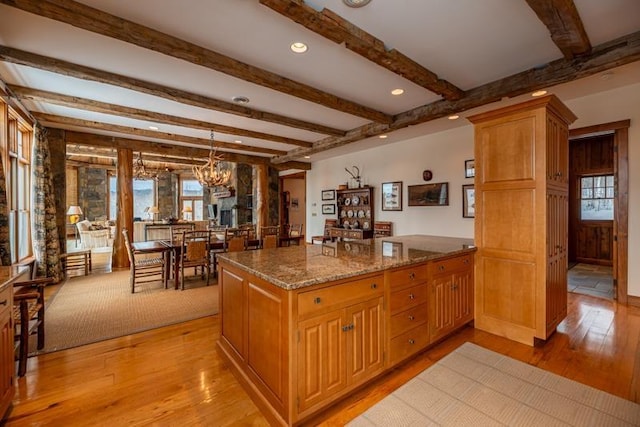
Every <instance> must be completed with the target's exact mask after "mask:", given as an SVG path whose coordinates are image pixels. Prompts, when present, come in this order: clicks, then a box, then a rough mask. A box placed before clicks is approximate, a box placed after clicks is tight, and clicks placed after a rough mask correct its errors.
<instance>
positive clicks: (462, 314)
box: [451, 266, 474, 327]
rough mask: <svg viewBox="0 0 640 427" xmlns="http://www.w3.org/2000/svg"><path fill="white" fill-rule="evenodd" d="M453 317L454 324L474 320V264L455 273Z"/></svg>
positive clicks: (452, 281) (457, 324) (453, 282)
mask: <svg viewBox="0 0 640 427" xmlns="http://www.w3.org/2000/svg"><path fill="white" fill-rule="evenodd" d="M451 283H452V285H453V295H452V303H453V308H452V317H453V326H454V327H456V326H459V325H462V324H465V323H467V322H470V321H472V320H473V292H474V289H473V266H471V267H470V268H469V269H467V270H464V271H459V272H456V273H454V274H453V277H452V280H451Z"/></svg>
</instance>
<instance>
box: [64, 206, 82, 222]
mask: <svg viewBox="0 0 640 427" xmlns="http://www.w3.org/2000/svg"><path fill="white" fill-rule="evenodd" d="M67 215H69V222H70V223H71V224H75V223H76V222H78V221H79V220H80V215H82V209H80V206H69V210H68V211H67Z"/></svg>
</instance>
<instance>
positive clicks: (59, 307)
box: [30, 270, 218, 353]
mask: <svg viewBox="0 0 640 427" xmlns="http://www.w3.org/2000/svg"><path fill="white" fill-rule="evenodd" d="M214 283H215V282H214ZM186 286H187V289H185V290H184V291H180V290H174V289H173V288H170V289H164V287H163V286H162V284H161V282H160V281H158V282H157V283H153V282H152V283H145V284H142V285H140V286H137V287H136V293H134V294H132V293H131V287H130V285H129V271H128V270H126V271H118V272H115V273H101V274H95V273H94V274H91V275H89V276H80V277H72V278H70V279H68V280H67V281H66V282H65V284H64V285H62V288H61V289H60V290H59V291H58V292H57V293H56V294H55V296H54V297H53V298H52V300H51V301H50V302H49V303H48V306H47V308H46V312H45V314H46V321H45V336H46V339H45V348H44V349H43V350H41V351H39V352H38V353H43V352H44V353H46V352H52V351H57V350H62V349H66V348H71V347H76V346H80V345H84V344H89V343H93V342H97V341H102V340H106V339H110V338H115V337H121V336H124V335H130V334H133V333H136V332H141V331H146V330H149V329H155V328H159V327H162V326H167V325H171V324H174V323H180V322H186V321H188V320H193V319H197V318H200V317H204V316H210V315H213V314H216V313H217V312H218V286H216V285H210V286H205V284H204V282H203V281H200V280H197V279H190V280H189V281H188V282H187V285H186ZM30 348H35V345H33V346H30Z"/></svg>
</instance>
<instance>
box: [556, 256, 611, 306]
mask: <svg viewBox="0 0 640 427" xmlns="http://www.w3.org/2000/svg"><path fill="white" fill-rule="evenodd" d="M567 279H568V280H567V288H568V290H569V292H575V293H578V294H584V295H591V296H595V297H600V298H606V299H613V273H612V268H611V267H607V266H603V265H594V264H583V263H579V264H576V265H575V266H573V267H571V268H570V269H569V273H568V276H567Z"/></svg>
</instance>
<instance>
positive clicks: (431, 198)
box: [407, 182, 449, 206]
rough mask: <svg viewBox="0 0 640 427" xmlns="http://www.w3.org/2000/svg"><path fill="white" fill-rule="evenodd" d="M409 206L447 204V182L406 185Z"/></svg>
mask: <svg viewBox="0 0 640 427" xmlns="http://www.w3.org/2000/svg"><path fill="white" fill-rule="evenodd" d="M407 190H408V193H409V203H408V205H409V206H449V183H448V182H438V183H434V184H420V185H409V186H407Z"/></svg>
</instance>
